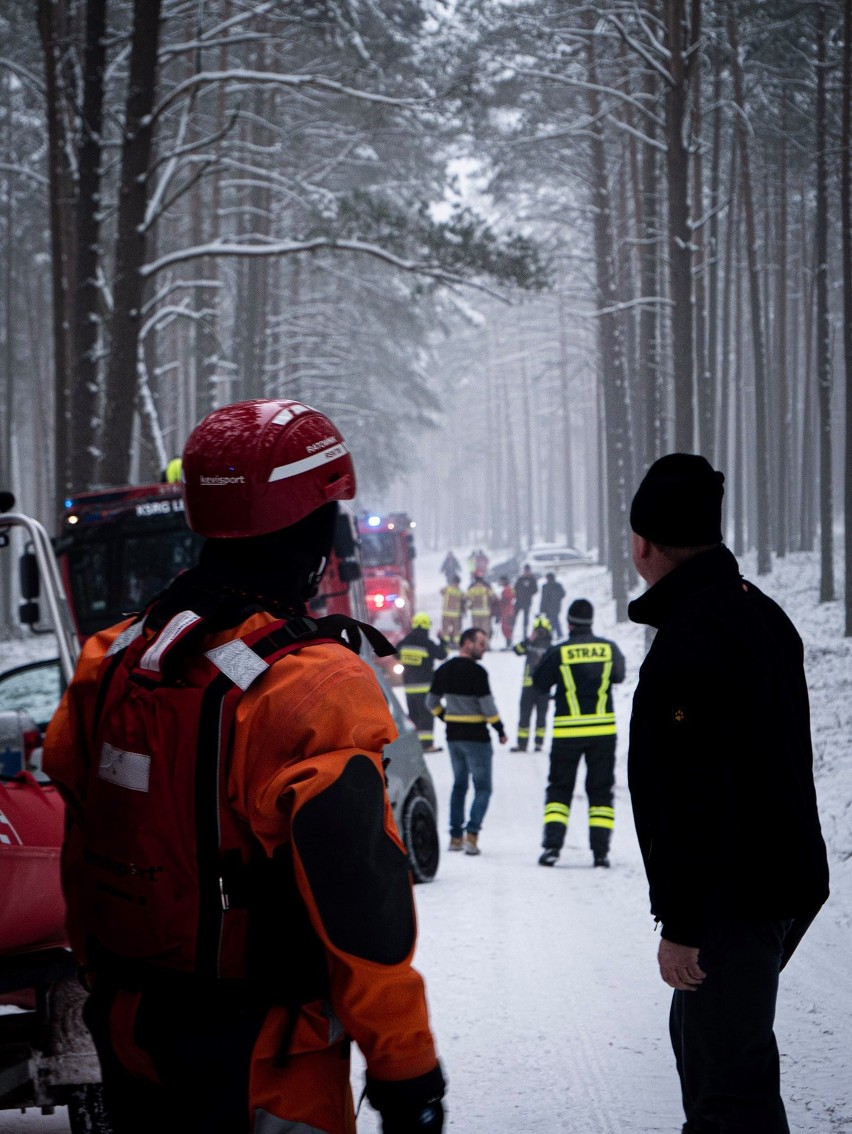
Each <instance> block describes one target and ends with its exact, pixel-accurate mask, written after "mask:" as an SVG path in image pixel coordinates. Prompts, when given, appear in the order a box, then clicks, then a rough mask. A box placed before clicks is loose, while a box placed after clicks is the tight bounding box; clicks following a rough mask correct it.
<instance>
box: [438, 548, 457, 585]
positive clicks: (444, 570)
mask: <svg viewBox="0 0 852 1134" xmlns="http://www.w3.org/2000/svg"><path fill="white" fill-rule="evenodd" d="M440 570H441V574H442V575H443V576H444V578H445V579H446V580H447V583H451V582H452V581H453V576H454V575H457V576H458V577H459V578H461V563H459V561H458V559H456V557H455V555H453V553H452V551H448V552H447V554H446V555H445V556H444V562H443V563H442V564H441V568H440Z"/></svg>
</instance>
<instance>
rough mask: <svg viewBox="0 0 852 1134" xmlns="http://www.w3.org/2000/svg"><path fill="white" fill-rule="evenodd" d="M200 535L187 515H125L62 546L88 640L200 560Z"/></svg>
mask: <svg viewBox="0 0 852 1134" xmlns="http://www.w3.org/2000/svg"><path fill="white" fill-rule="evenodd" d="M200 547H201V537H200V536H198V535H196V534H195V533H194V532H191V531H190V530H189V528H188V527H187V526H186V524H185V522H184V520H183V516H182V515H174V514H171V515H162V516H159V515H155V516H149V517H146V518H144V519H138V518H136V517H133V516H129V517H125V518H123V519H122V520H121V521H120V522H118V523H111V524H105V525H102V526H101V525H92V526H91V527H81V528H80V529H78V530H77V531H75V532H74V533H73V535H70V536H69V537H68V538H67V539H66V540H63V541H62V543H61V544H60V545H59V547H58V548H57V551H59V552H60V553H65V554H66V555H67V557H68V562H67V569H68V570H67V576H66V577H67V580H68V584H69V588H70V592H71V593H70V598H71V605H72V608H73V611H74V615H75V618H76V620H77V627H78V629H79V631H80V633H81V634H82V635H83V636H84V637H88V635H89V634H94V633H95V632H96V631H97V630H101V629H103V628H104V627H105V626H111V625H113V623H115V622H119V621H120V620H121V619H122V618H126V617H127V615H128V614H132V613H135V612H136V611H138V610H141V609H143V608H144V606H145V605H146V604H147V603H148V602H149V601H150V600H151V599H152V598H153V597H154V596H155V595H156V594H158V593H159V592H160V591H161V590H162V589H163V588H164V587H165V586H166V584H167V583H168V582H169V581H170V580H171V579H173V578H174V576H175V575H177V574H178V572H179V571H182V570H184V569H185V568H187V567H192V566H194V565H195V563H196V562H197V560H198V553H199V550H200Z"/></svg>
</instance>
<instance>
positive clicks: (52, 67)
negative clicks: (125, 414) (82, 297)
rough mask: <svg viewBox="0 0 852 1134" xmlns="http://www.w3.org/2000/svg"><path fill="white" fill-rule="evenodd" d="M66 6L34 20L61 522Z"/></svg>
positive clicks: (68, 234) (66, 423)
mask: <svg viewBox="0 0 852 1134" xmlns="http://www.w3.org/2000/svg"><path fill="white" fill-rule="evenodd" d="M64 13H65V5H64V3H62V4H59V3H53V2H52V0H38V8H37V12H36V19H37V22H38V29H39V34H40V37H41V42H42V49H43V55H44V85H45V114H46V119H47V173H48V183H49V202H50V252H51V299H52V304H53V311H52V323H53V373H54V430H53V436H54V462H53V467H54V493H55V499H54V506H55V515H56V517H57V519H58V518H59V517H60V516H61V514H62V502H63V500H64V499H65V497H66V496H67V495H68V494H69V492H71V491H72V489H73V483H72V480H71V461H70V454H71V437H72V434H71V386H72V383H71V373H70V359H71V357H72V348H71V342H70V337H69V328H70V327H71V326H72V323H73V319H72V313H71V298H72V297H71V296H70V295H69V292H68V280H69V279H70V278H71V268H72V264H73V259H74V255H73V238H72V231H71V218H70V216H69V208H68V206H69V202H70V201H71V200H72V199H73V194H72V183H71V173H70V169H69V166H68V155H69V153H70V149H69V146H68V144H67V138H66V136H65V126H64V122H65V119H64V115H63V111H62V98H63V95H62V91H63V75H62V74H61V73H60V68H59V61H58V57H59V51H60V48H61V41H62V35H61V31H60V27H61V25H62V23H63V20H64Z"/></svg>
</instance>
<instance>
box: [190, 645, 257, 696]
mask: <svg viewBox="0 0 852 1134" xmlns="http://www.w3.org/2000/svg"><path fill="white" fill-rule="evenodd" d="M204 656H205V657H206V658H208V659H209V660H210V661H211V662H212V663H213V664H214V665H215V666H216V668H217V669H218V670H220V671H221V672H222V673H224V675H225V676H226V677H228V678H230V680H231V681H233V683H234V685H238V686H239V687H240V689H242V691H243V692H244V693H245V691H246V689H248V687H249V686H250V685H251V684H252V682H254V681H256V680H257V678H258V677H260V675H261V674H262V673H265V672H266V670H268V669H269V665H268V664H267V663H266V662H265V661H264V660H263V658H260V657H258V656H257V654H256V653H255V652H254V650H253V649H252V648H251V646H247V645H246V644H245V642H244V641H243V640H242V638H234V640H233V641H232V642H226V643H225V645H224V646H216V647H215V648H214V649H212V650H208V651H207V653H206V654H205V655H204Z"/></svg>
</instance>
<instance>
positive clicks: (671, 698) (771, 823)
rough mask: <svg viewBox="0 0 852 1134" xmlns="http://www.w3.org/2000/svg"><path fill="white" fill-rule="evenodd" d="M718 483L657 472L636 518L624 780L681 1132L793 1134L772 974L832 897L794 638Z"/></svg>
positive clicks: (696, 460)
mask: <svg viewBox="0 0 852 1134" xmlns="http://www.w3.org/2000/svg"><path fill="white" fill-rule="evenodd" d="M723 485H724V477H723V475H722V473H720V472H716V471H715V470H714V469H713V468H712V466H711V465H710V464H709V463H708V462H707V461H706V460H705V459H704V457H700V456H696V455H693V454H687V453H673V454H671V455H669V456H666V457H662V458H660V460H658V461H656V462H655V463H654V464H653V465H652V466H651V468H650V469H649V470H648V473H647V474H646V476H645V478H644V480H643V481H642V483H641V484H640V485H639V488H638V490H637V492H636V495H635V497H634V500H633V505H632V508H631V511H630V524H631V528H632V529H633V548H632V550H633V562H634V564H635V566H636V570H637V571H638V572H639V574H640V575H641V576H642V578H643V579H644V580H645V581H646V582H647V583H648V584H649V589H648V590H647V591H646V592H645V593H644V594H643V595H642V596H641V597H640V598H638V599H636V600H635V601H634V602H632V603H631V604H630V607H629V610H628V613H629V616H630V618H631V619H632V621H634V622H639V623H644V624H646V625H649V626H653V627H655V628H656V630H657V634H656V636H655V638H654V642H653V644H652V646H651V649H650V651H649V652H648V655H647V657H646V659H645V661H644V663H643V665H642V668H641V670H640V674H639V684H638V686H637V689H636V693H635V696H634V701H633V716H632V719H631V726H630V752H629V759H628V779H629V784H630V794H631V797H632V802H633V813H634V817H635V821H636V832H637V835H638V838H639V844H640V847H641V850H642V856H643V858H644V861H645V870H646V873H647V876H648V881H649V884H650V895H651V912H652V913H653V914H654V916H655V918H656V919H657V921H658V922H659V923H660V931H661V941H660V947H659V955H658V957H659V966H660V974H661V976H662V979H663V980H664V981H665V983H666V984H668V985H670V986H671V987H672V988H673V989H674V990H675V992H674V996H673V999H672V1007H671V1016H670V1033H671V1039H672V1046H673V1048H674V1054H675V1062H676V1064H677V1070H678V1074H679V1076H680V1082H681V1090H682V1095H683V1106H684V1111H685V1114H686V1124H685V1125H684V1127H683V1130H684V1131H686V1132H690V1134H789V1127H788V1125H787V1119H786V1116H785V1113H784V1104H783V1102H782V1100H781V1095H780V1076H779V1065H778V1048H777V1044H776V1041H775V1036H774V1033H773V1020H774V1014H775V1001H776V996H777V990H778V974H779V973H780V971H781V970H782V969H783V968H784V966H785V965H786V963H787V961H788V960H789V959H790V957H791V955H792V953H793V951H794V950H795V948H796V946H797V945H798V944H799V942H800V941H801V939H802V936H803V935H804V933H805V931H806V930H807V928H808V926H809V925H810V923H811V921H812V920H813V918H814V917H815V916H816V914H817V912H818V911H819V909H820V907H821V906H822V904H823V903H824V902H825V900H826V898H827V897H828V865H827V861H826V853H825V844H824V843H823V839H822V834H821V832H820V823H819V815H818V811H817V801H816V793H815V790H814V782H813V768H812V765H813V754H812V749H811V736H810V713H809V706H808V692H807V685H806V683H805V675H804V666H803V648H802V642H801V639H800V638H799V635H798V634H797V632H796V630H795V628H794V626H793V625H792V623H791V622H790V620H789V619H788V618H787V616H786V615H785V614H784V612H783V611H782V610H781V608H780V607H779V606H778V605H777V604H776V603H775V602H773V601H772V600H771V599H770V598H768V597H767V596H766V595H764V594H762V593H761V591H759V590H758V589H757V587H755V586H754V585H753V584H752V583H750V582H746V581H745V580H744V579H743V578H742V576H741V575H740V571H739V566H738V564H737V561H736V559H735V558H734V556H733V555H732V554H731V553H730V551H728V549H727V548H726V547H725V546H724V545H723V543H722V523H721V519H722V495H723V492H724V487H723Z"/></svg>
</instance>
